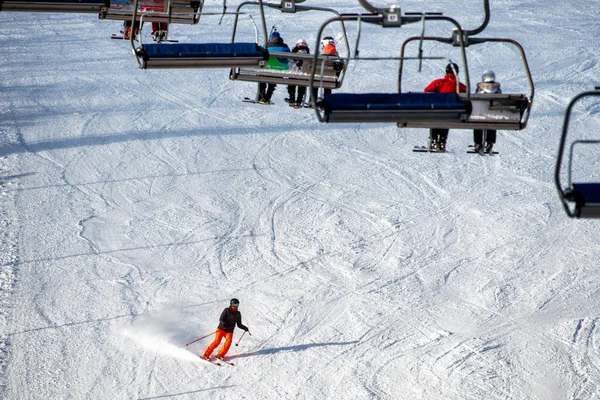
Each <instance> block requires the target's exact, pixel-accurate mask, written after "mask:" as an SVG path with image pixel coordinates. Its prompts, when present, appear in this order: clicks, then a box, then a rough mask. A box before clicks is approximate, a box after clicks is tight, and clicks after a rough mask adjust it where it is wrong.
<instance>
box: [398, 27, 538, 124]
mask: <svg viewBox="0 0 600 400" xmlns="http://www.w3.org/2000/svg"><path fill="white" fill-rule="evenodd" d="M458 35H459V33H458V32H457V31H454V32H453V36H452V37H451V38H442V37H433V36H413V37H411V38H408V39H406V40H405V41H404V43H403V44H402V50H401V52H400V71H399V74H398V91H399V92H401V91H402V72H403V69H404V68H403V67H404V63H403V60H404V54H405V49H406V46H407V44H408V43H410V42H413V41H417V40H418V41H420V42H421V43H422V42H425V41H434V42H440V43H447V44H450V45H452V46H461V44H460V43H459V41H458V40H457V38H458ZM462 43H463V44H462V45H464V46H465V47H467V48H468V47H469V46H471V45H475V44H481V43H507V44H510V45H513V46H515V47H516V48H517V49H518V50H519V54H520V56H521V59H522V61H523V68H524V70H525V73H526V75H527V80H528V82H529V95H526V94H518V93H517V94H509V93H498V94H497V93H474V94H471V95H469V98H470V103H471V108H472V110H471V113H470V114H469V117H468V118H467V119H465V120H461V121H454V122H451V123H448V124H440V123H438V122H433V121H427V120H415V121H407V123H398V127H400V128H404V127H408V128H449V129H494V130H522V129H525V127H526V126H527V121H528V119H529V114H530V111H531V106H532V103H533V96H534V85H533V79H532V78H531V72H530V70H529V65H528V63H527V58H526V56H525V51H524V50H523V47H522V46H521V45H520V44H519V43H518V42H517V41H515V40H512V39H505V38H474V37H470V32H469V31H465V32H464V37H463V40H462ZM467 87H469V85H467ZM460 96H463V95H462V94H461V95H460Z"/></svg>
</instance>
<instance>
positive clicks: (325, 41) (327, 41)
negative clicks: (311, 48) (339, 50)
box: [321, 36, 335, 47]
mask: <svg viewBox="0 0 600 400" xmlns="http://www.w3.org/2000/svg"><path fill="white" fill-rule="evenodd" d="M328 44H335V39H334V38H332V37H331V36H326V37H324V38H323V40H321V47H325V46H327V45H328Z"/></svg>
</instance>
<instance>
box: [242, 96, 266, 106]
mask: <svg viewBox="0 0 600 400" xmlns="http://www.w3.org/2000/svg"><path fill="white" fill-rule="evenodd" d="M242 101H243V102H244V103H252V104H260V105H261V106H272V105H273V103H271V102H269V103H268V104H267V103H261V102H260V101H256V100H252V99H251V98H250V97H244V99H243V100H242Z"/></svg>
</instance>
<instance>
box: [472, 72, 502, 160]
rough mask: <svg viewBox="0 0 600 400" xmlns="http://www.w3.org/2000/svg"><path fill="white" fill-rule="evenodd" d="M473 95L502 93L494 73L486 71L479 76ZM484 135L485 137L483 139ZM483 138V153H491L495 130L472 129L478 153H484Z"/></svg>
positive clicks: (494, 141)
mask: <svg viewBox="0 0 600 400" xmlns="http://www.w3.org/2000/svg"><path fill="white" fill-rule="evenodd" d="M475 93H502V90H501V89H500V83H498V82H496V74H495V73H494V71H491V70H487V71H484V72H483V75H481V82H479V83H478V84H477V89H475ZM484 133H485V137H484ZM484 138H485V142H486V143H485V152H486V153H491V152H492V148H493V147H494V143H496V130H495V129H485V130H483V129H474V130H473V141H474V142H475V145H474V149H475V151H476V152H478V153H482V152H483V151H484V147H483V139H484Z"/></svg>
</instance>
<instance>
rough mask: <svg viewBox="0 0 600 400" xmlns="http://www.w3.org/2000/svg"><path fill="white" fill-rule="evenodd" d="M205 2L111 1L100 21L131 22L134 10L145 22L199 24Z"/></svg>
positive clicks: (174, 0) (199, 0) (202, 0)
mask: <svg viewBox="0 0 600 400" xmlns="http://www.w3.org/2000/svg"><path fill="white" fill-rule="evenodd" d="M203 6H204V0H140V1H139V2H138V5H137V7H136V6H135V1H134V0H111V1H110V7H107V8H105V9H103V10H102V12H101V13H100V19H106V20H116V21H129V20H131V14H132V12H133V10H135V9H137V10H138V14H137V15H138V17H141V16H142V15H143V16H144V21H148V22H162V23H170V24H197V23H198V21H199V20H200V13H201V11H202V7H203Z"/></svg>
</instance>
